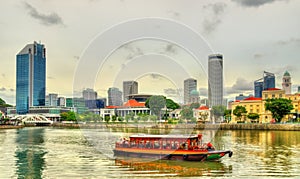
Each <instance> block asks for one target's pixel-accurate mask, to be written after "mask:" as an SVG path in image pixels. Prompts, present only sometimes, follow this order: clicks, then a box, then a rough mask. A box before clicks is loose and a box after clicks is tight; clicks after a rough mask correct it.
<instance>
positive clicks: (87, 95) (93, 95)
mask: <svg viewBox="0 0 300 179" xmlns="http://www.w3.org/2000/svg"><path fill="white" fill-rule="evenodd" d="M82 96H83V99H84V100H96V99H97V97H98V94H97V92H96V91H94V90H93V89H90V88H87V89H85V90H83V91H82Z"/></svg>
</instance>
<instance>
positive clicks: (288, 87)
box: [282, 71, 292, 94]
mask: <svg viewBox="0 0 300 179" xmlns="http://www.w3.org/2000/svg"><path fill="white" fill-rule="evenodd" d="M282 89H283V90H284V91H285V94H291V93H292V81H291V75H290V73H289V72H288V71H285V73H284V74H283V77H282Z"/></svg>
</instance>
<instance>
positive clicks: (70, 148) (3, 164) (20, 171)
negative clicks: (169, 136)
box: [0, 127, 300, 179]
mask: <svg viewBox="0 0 300 179" xmlns="http://www.w3.org/2000/svg"><path fill="white" fill-rule="evenodd" d="M137 132H138V133H166V131H157V130H154V131H151V130H150V131H149V130H143V131H134V130H129V129H120V130H110V129H106V130H103V129H89V130H81V129H59V128H51V127H44V128H42V127H41V128H38V127H31V128H30V127H29V128H22V129H8V130H0V178H143V179H146V178H190V177H193V178H213V177H220V178H258V177H259V178H300V133H299V132H296V131H250V130H240V131H238V130H237V131H209V130H206V131H195V132H196V133H199V132H201V133H203V136H204V139H211V138H212V137H213V138H212V142H213V143H214V144H215V146H216V147H218V148H224V147H225V148H226V149H230V150H232V151H233V156H232V157H231V158H229V157H228V156H227V155H226V156H225V157H223V158H222V159H221V160H220V161H215V162H186V161H160V160H159V161H141V160H140V159H130V160H129V159H122V160H116V159H114V158H112V148H113V144H114V142H115V140H117V139H118V138H119V137H124V136H129V135H130V134H131V133H137ZM179 132H180V133H185V131H179ZM98 139H99V140H98Z"/></svg>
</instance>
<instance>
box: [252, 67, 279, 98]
mask: <svg viewBox="0 0 300 179" xmlns="http://www.w3.org/2000/svg"><path fill="white" fill-rule="evenodd" d="M269 88H275V75H274V73H270V72H266V71H264V73H263V78H261V79H258V80H256V81H254V96H255V97H256V98H261V97H262V92H263V91H264V90H267V89H269Z"/></svg>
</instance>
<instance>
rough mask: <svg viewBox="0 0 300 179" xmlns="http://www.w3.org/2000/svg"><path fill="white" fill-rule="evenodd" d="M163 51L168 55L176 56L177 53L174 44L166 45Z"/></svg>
mask: <svg viewBox="0 0 300 179" xmlns="http://www.w3.org/2000/svg"><path fill="white" fill-rule="evenodd" d="M165 51H166V52H168V53H173V54H176V53H177V49H176V45H174V44H167V46H166V48H165Z"/></svg>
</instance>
